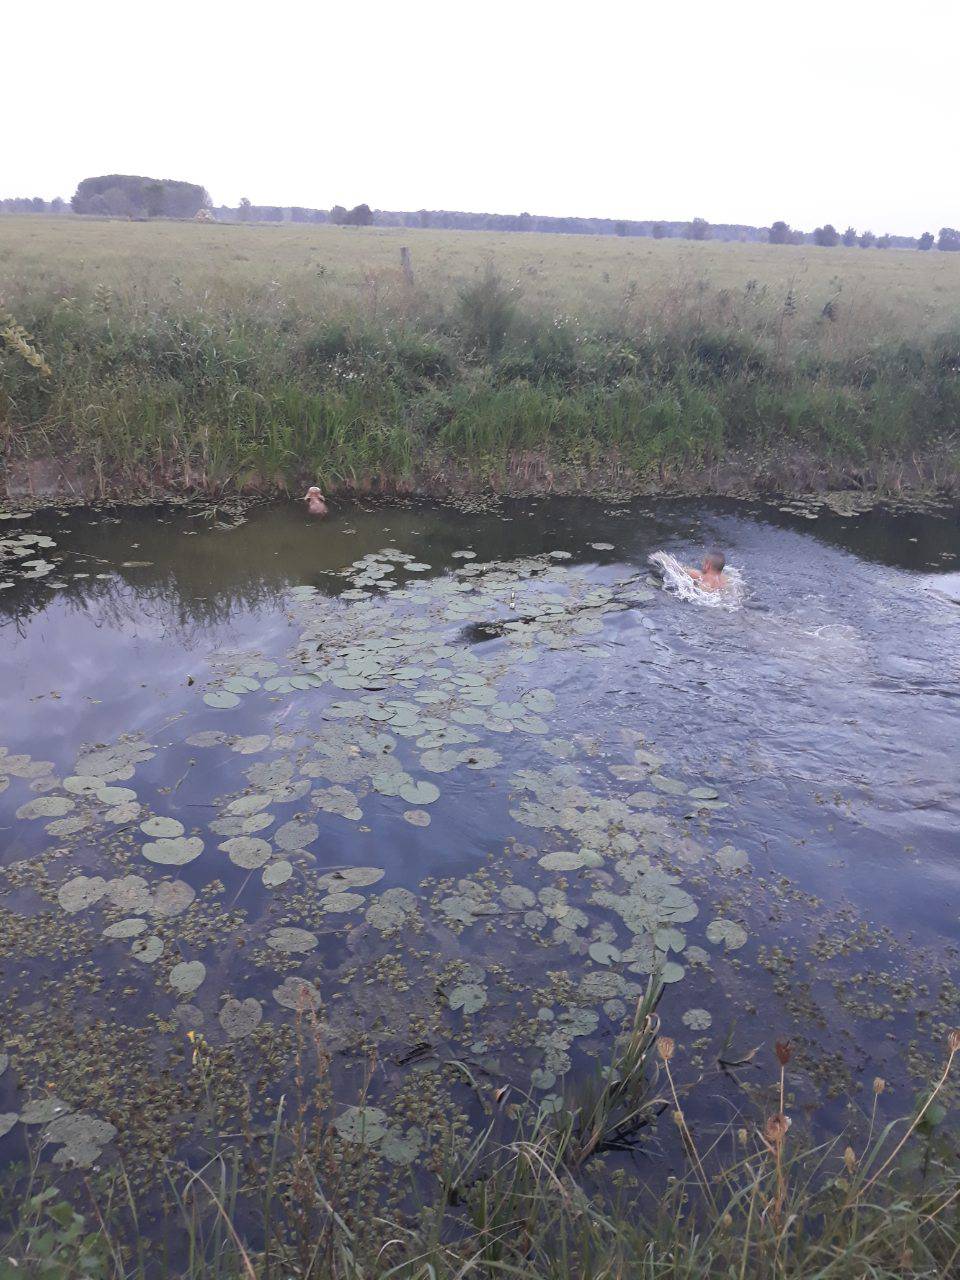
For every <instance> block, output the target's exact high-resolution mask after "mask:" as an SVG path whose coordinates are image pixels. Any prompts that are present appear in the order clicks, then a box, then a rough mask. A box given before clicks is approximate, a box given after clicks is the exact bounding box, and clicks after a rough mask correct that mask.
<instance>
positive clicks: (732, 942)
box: [707, 916, 747, 951]
mask: <svg viewBox="0 0 960 1280" xmlns="http://www.w3.org/2000/svg"><path fill="white" fill-rule="evenodd" d="M707 941H708V942H713V943H715V944H716V945H719V944H720V943H721V942H722V943H723V945H724V948H725V949H726V950H727V951H739V949H740V948H741V947H742V946H743V945H744V943H745V942H746V941H747V931H746V929H744V927H743V925H740V924H737V923H736V922H735V921H734V920H724V918H723V917H722V916H719V917H718V918H717V919H716V920H711V921H710V923H709V924H708V925H707Z"/></svg>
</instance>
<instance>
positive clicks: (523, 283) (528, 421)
mask: <svg viewBox="0 0 960 1280" xmlns="http://www.w3.org/2000/svg"><path fill="white" fill-rule="evenodd" d="M402 246H407V247H408V248H409V250H410V253H411V259H412V272H413V278H412V282H411V281H410V280H408V278H407V277H406V276H405V275H404V273H403V271H402V270H401V266H400V249H401V247H402ZM0 309H2V310H4V311H6V312H7V313H9V314H10V315H12V317H13V318H14V320H15V321H16V322H18V323H19V324H20V325H22V326H23V327H24V328H25V329H26V330H27V331H29V333H30V334H32V335H33V337H34V338H35V339H36V343H37V346H38V347H39V349H40V350H41V351H42V352H43V354H44V356H45V358H46V360H47V362H48V363H49V365H50V367H51V369H52V374H51V376H50V377H48V378H44V377H41V376H38V374H37V373H36V371H35V370H34V369H31V368H30V367H29V366H28V365H27V364H26V363H25V362H23V361H22V360H20V359H19V358H18V356H17V355H16V353H15V352H13V351H12V350H11V349H9V346H8V350H6V351H5V352H4V353H3V355H2V357H0V425H2V426H3V428H4V430H5V433H6V437H7V444H8V449H9V450H12V451H13V453H14V454H17V453H20V452H23V451H24V450H27V451H32V452H33V453H36V452H38V451H44V450H46V451H49V450H51V449H55V450H60V451H62V450H65V449H66V450H69V449H79V450H81V451H83V452H84V454H85V455H86V456H88V457H92V458H93V459H94V466H95V469H96V471H97V473H98V476H99V479H100V483H101V484H103V485H107V484H108V483H110V482H112V481H118V482H119V483H120V484H121V485H122V484H124V483H130V481H131V479H132V478H133V477H134V476H137V477H139V479H140V480H141V481H142V480H143V479H144V478H145V477H149V478H151V479H152V480H155V481H157V482H158V483H160V484H164V485H168V486H182V485H188V486H189V485H191V484H197V485H202V486H207V487H222V486H230V485H232V484H236V483H240V482H251V481H254V482H257V481H259V482H260V483H265V484H272V483H275V482H277V481H286V480H289V481H290V482H299V480H300V479H301V478H302V477H303V476H306V475H312V474H314V473H316V474H317V475H319V476H320V478H321V479H322V481H323V482H324V483H326V484H329V485H331V486H335V485H337V484H339V483H348V482H357V483H363V482H365V481H367V480H368V479H369V478H370V477H371V476H378V477H380V478H381V480H382V481H385V482H393V481H402V482H404V483H406V484H414V485H418V484H422V483H424V480H423V477H424V476H428V475H434V476H436V475H438V474H440V473H443V472H445V471H446V470H447V469H448V467H449V465H450V459H451V457H453V458H455V460H456V462H457V463H458V464H459V466H460V469H461V470H462V469H463V467H464V466H466V467H467V469H468V470H470V471H471V473H472V475H473V477H474V479H478V478H481V477H486V478H492V479H493V482H494V483H498V482H503V483H506V480H505V476H506V474H507V473H508V472H512V473H514V474H515V473H516V470H517V468H516V465H515V464H516V459H517V457H518V456H519V455H521V454H522V455H525V456H527V457H529V455H531V454H533V453H535V454H537V455H538V456H540V457H541V459H542V460H546V462H547V463H548V464H549V468H550V472H551V475H552V476H553V477H554V479H553V483H555V484H557V485H558V486H566V487H576V484H577V481H576V476H577V473H578V471H579V472H580V473H581V474H583V473H585V472H586V470H587V469H588V468H591V467H596V466H599V465H601V463H607V464H608V463H609V460H610V458H611V457H612V456H615V457H616V460H617V466H618V468H619V469H620V470H622V472H623V473H624V474H625V475H626V476H630V475H634V476H637V477H639V478H640V479H646V480H648V481H649V480H651V479H652V480H653V481H655V482H661V483H662V482H664V481H666V480H670V479H676V478H678V477H680V476H682V475H684V474H698V473H700V472H701V469H703V468H713V469H715V468H716V467H717V466H718V464H720V463H722V462H724V461H725V460H729V458H730V456H731V454H733V455H736V456H737V458H738V459H739V460H740V462H741V463H743V462H744V461H745V460H747V459H749V460H750V465H749V467H748V470H749V471H751V472H753V473H756V472H757V468H758V467H760V466H761V463H762V468H765V472H764V474H767V473H768V472H769V473H771V474H776V473H777V471H778V469H779V470H780V471H783V470H784V468H786V469H787V471H789V470H790V466H789V465H788V463H789V458H793V459H794V460H796V459H797V458H799V457H800V456H802V457H803V458H804V464H803V470H804V471H805V472H810V470H811V460H812V463H813V467H814V470H816V469H817V468H818V467H820V466H821V464H822V465H823V466H824V467H827V469H833V470H835V469H836V468H838V467H839V468H840V472H841V473H842V472H843V471H848V472H851V473H852V472H857V473H858V474H862V473H869V475H871V476H874V477H875V478H877V479H883V480H884V481H885V482H891V483H897V476H896V474H894V472H895V471H896V467H898V466H899V465H900V464H901V463H902V462H904V460H909V459H912V461H911V462H910V463H909V466H910V467H911V468H912V469H913V470H914V471H915V470H916V469H917V468H916V460H917V458H918V456H919V455H920V454H922V455H923V456H924V457H925V458H928V459H931V460H935V461H936V468H935V472H929V473H928V475H927V479H928V480H930V479H932V480H933V481H935V482H937V483H951V482H952V481H953V479H954V478H955V466H954V462H953V461H952V459H953V457H954V450H953V446H952V443H951V441H952V432H953V430H954V427H955V424H956V422H957V419H958V413H957V407H958V404H960V399H958V392H957V389H956V386H955V383H956V381H957V379H956V377H955V370H956V367H957V355H956V353H957V349H958V337H957V335H958V334H960V254H957V255H953V254H944V253H940V252H937V251H931V252H927V253H921V252H918V251H908V250H896V249H888V250H877V249H870V250H862V249H859V248H853V249H846V248H843V247H837V248H833V249H822V248H816V247H812V246H779V245H756V244H754V245H747V244H742V245H741V244H731V243H711V242H706V243H695V242H690V241H679V240H662V241H655V240H650V239H634V238H627V239H618V238H615V237H585V236H562V235H536V234H519V233H517V234H504V235H496V234H490V233H484V232H455V231H451V232H447V231H429V230H424V231H420V230H416V231H411V230H388V229H378V228H364V229H357V228H345V227H333V226H315V225H310V226H292V225H288V226H264V225H255V226H242V225H233V226H231V225H205V224H194V223H123V222H98V221H88V220H79V219H70V218H53V217H36V218H29V217H5V218H0ZM945 442H946V443H945ZM784 450H786V451H787V452H786V453H784ZM788 454H789V458H788V456H787V455H788ZM891 463H895V464H896V465H895V467H894V471H891V467H890V464H891ZM922 469H923V468H921V470H922ZM793 470H794V471H795V470H796V468H793ZM561 471H562V472H563V473H564V475H565V477H566V478H565V479H563V480H560V479H559V475H560V472H561ZM738 471H739V472H742V471H743V467H742V466H739V467H738ZM498 477H499V481H498ZM461 478H462V477H461ZM541 478H542V477H541ZM834 478H836V476H834ZM903 478H904V480H905V482H916V480H917V479H918V477H917V476H912V477H910V476H904V477H903Z"/></svg>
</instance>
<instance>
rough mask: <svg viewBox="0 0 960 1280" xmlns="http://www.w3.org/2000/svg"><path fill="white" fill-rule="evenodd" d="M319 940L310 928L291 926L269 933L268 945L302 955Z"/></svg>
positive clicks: (311, 948) (276, 949)
mask: <svg viewBox="0 0 960 1280" xmlns="http://www.w3.org/2000/svg"><path fill="white" fill-rule="evenodd" d="M360 901H361V902H362V901H363V899H362V898H361V899H360ZM318 942H319V938H318V937H317V935H316V934H315V933H311V932H310V930H309V929H296V928H292V927H289V926H287V927H284V928H280V929H272V930H271V931H270V933H269V934H268V935H267V946H268V947H272V948H273V950H274V951H283V952H286V953H287V954H288V955H301V954H303V953H304V952H307V951H312V950H313V949H314V947H315V946H316V945H317V943H318Z"/></svg>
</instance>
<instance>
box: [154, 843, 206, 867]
mask: <svg viewBox="0 0 960 1280" xmlns="http://www.w3.org/2000/svg"><path fill="white" fill-rule="evenodd" d="M142 853H143V856H144V857H145V858H146V859H147V861H148V862H157V863H160V864H161V866H166V867H182V866H184V865H185V864H186V863H188V862H193V860H194V859H195V858H199V857H200V855H201V853H203V841H202V840H201V839H200V837H199V836H175V837H174V838H173V839H171V840H156V841H150V842H148V843H147V844H145V845H144V846H143V850H142Z"/></svg>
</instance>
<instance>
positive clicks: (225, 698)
mask: <svg viewBox="0 0 960 1280" xmlns="http://www.w3.org/2000/svg"><path fill="white" fill-rule="evenodd" d="M203 700H204V702H205V703H206V704H207V706H208V707H214V708H215V709H216V710H218V711H226V710H227V709H228V708H229V707H239V705H240V699H239V698H238V697H237V695H236V694H235V693H230V692H229V691H228V690H226V689H221V690H215V691H214V692H212V693H205V694H204V695H203Z"/></svg>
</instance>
